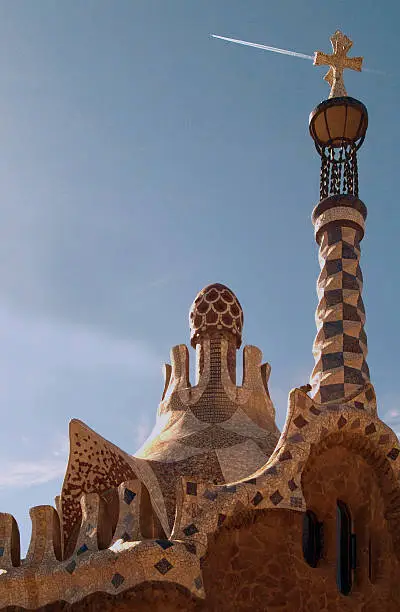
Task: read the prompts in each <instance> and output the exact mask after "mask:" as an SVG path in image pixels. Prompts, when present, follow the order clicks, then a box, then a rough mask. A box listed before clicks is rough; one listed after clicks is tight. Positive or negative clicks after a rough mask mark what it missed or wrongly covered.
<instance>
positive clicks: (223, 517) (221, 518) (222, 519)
mask: <svg viewBox="0 0 400 612" xmlns="http://www.w3.org/2000/svg"><path fill="white" fill-rule="evenodd" d="M225 520H226V514H222V513H220V514H218V527H221V525H222V523H224V522H225Z"/></svg>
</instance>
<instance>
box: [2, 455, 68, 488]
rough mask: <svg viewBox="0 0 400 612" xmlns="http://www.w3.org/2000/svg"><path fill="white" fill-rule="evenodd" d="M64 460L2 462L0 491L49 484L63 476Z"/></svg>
mask: <svg viewBox="0 0 400 612" xmlns="http://www.w3.org/2000/svg"><path fill="white" fill-rule="evenodd" d="M65 468H66V462H65V459H61V458H60V459H53V460H46V459H44V460H39V461H15V462H8V463H7V462H4V461H2V466H1V472H0V489H6V488H21V487H24V488H25V487H31V486H34V485H39V484H44V483H46V482H51V481H52V480H55V479H56V478H60V477H62V476H63V475H64V473H65Z"/></svg>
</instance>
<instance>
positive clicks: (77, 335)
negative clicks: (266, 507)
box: [0, 0, 400, 549]
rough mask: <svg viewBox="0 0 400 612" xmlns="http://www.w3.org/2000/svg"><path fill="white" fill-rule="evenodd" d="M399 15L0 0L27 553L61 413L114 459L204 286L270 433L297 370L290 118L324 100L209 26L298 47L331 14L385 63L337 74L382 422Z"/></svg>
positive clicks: (398, 414) (296, 173) (230, 2)
mask: <svg viewBox="0 0 400 612" xmlns="http://www.w3.org/2000/svg"><path fill="white" fill-rule="evenodd" d="M399 13H400V6H399V5H398V3H394V2H393V3H392V2H391V3H385V11H383V9H382V5H381V4H380V3H377V2H375V1H372V0H354V1H353V2H351V3H348V2H345V1H343V0H342V1H338V2H321V1H320V0H309V1H304V2H298V1H297V0H280V2H271V1H269V0H268V1H267V0H247V1H245V0H203V1H202V2H199V1H198V0H168V2H166V1H165V0H118V2H110V1H108V0H107V1H106V0H86V1H85V2H82V1H81V0H68V2H57V1H56V0H41V1H40V2H29V1H28V0H24V1H22V0H3V1H2V2H1V3H0V75H1V80H0V83H1V85H0V143H1V146H0V338H1V342H0V415H1V447H0V466H1V467H0V510H1V511H5V512H12V513H13V514H14V516H15V517H16V518H17V520H18V522H19V525H20V529H21V534H22V542H23V547H24V549H26V546H27V544H28V541H29V536H30V521H29V517H28V509H29V507H30V506H33V505H38V504H48V503H50V504H51V503H53V499H54V496H55V495H57V494H58V493H59V491H60V488H61V482H62V477H63V473H64V469H65V466H66V461H67V453H68V439H67V434H68V421H69V420H70V419H71V418H72V417H77V418H80V419H82V420H83V421H85V422H86V423H87V424H88V425H89V426H90V427H92V428H94V429H95V430H96V431H98V432H99V433H100V434H101V435H103V436H105V437H107V438H109V439H110V440H112V441H113V442H114V443H116V444H118V445H120V446H121V447H122V448H123V449H124V450H126V451H128V452H132V453H133V452H134V451H135V450H136V449H137V448H138V447H139V445H140V444H141V442H142V441H143V440H144V438H145V437H146V435H147V434H148V432H149V431H150V430H151V428H152V425H153V421H154V417H155V412H156V409H157V404H158V402H159V399H160V394H161V391H162V386H163V382H162V376H161V367H160V366H161V365H162V363H163V362H164V361H168V359H169V350H170V347H171V346H173V345H174V344H179V343H182V342H188V339H189V335H188V322H187V316H188V309H189V307H190V304H191V302H192V300H193V298H194V297H195V295H196V293H197V292H198V291H199V290H200V289H201V288H202V287H203V286H204V285H206V284H208V283H209V282H213V281H218V282H222V283H225V284H227V285H228V286H229V287H231V288H232V290H233V291H235V293H236V294H237V296H238V298H239V300H240V301H241V303H242V306H243V308H244V313H245V328H244V341H245V343H247V344H255V345H257V346H259V347H260V348H261V349H262V350H263V353H264V358H265V360H267V361H269V362H270V363H271V365H272V374H271V379H270V384H271V393H272V397H273V400H274V402H275V405H276V409H277V421H278V425H279V426H280V427H281V426H282V424H283V422H284V418H285V411H286V401H287V395H288V392H289V390H290V389H291V388H292V387H294V386H298V385H302V384H305V383H306V382H307V381H308V376H309V374H310V372H311V370H312V367H313V357H312V352H311V350H312V343H313V339H314V335H315V323H314V312H315V307H316V304H317V297H316V292H315V283H316V278H317V274H318V270H319V268H318V261H317V247H316V244H315V242H314V238H313V228H312V225H311V221H310V215H311V211H312V208H313V206H314V205H315V204H316V203H317V199H318V187H319V160H318V158H317V155H316V152H315V150H314V146H313V143H312V141H311V139H310V137H309V135H308V114H309V113H310V111H311V110H312V109H313V107H314V106H315V105H316V104H317V103H318V102H319V101H320V100H322V99H323V98H325V97H327V95H328V92H329V88H328V86H327V84H326V83H325V82H324V81H323V80H322V77H323V75H324V69H323V68H314V67H313V66H312V62H309V61H305V60H301V59H295V58H290V57H287V56H279V55H276V54H272V53H269V52H266V51H260V50H257V49H251V48H247V47H241V46H238V45H233V44H230V43H225V42H222V41H217V40H213V39H211V38H210V34H211V33H216V34H220V35H223V36H229V37H233V38H241V39H245V40H250V41H254V42H258V43H264V44H267V45H274V46H277V47H283V48H288V49H293V50H296V51H300V52H303V53H311V54H312V53H313V52H314V51H315V50H316V49H321V50H324V51H330V43H329V36H330V35H331V34H332V33H333V32H334V31H335V30H336V29H337V28H341V29H343V31H344V32H345V33H346V34H348V35H349V36H350V37H351V38H352V39H353V40H354V41H355V45H354V47H353V50H352V53H353V54H354V55H364V57H365V62H366V66H369V67H370V68H373V69H376V70H378V71H382V72H383V74H381V73H375V72H366V73H364V74H361V75H359V74H355V73H354V74H347V75H346V79H345V82H346V85H347V89H348V91H349V94H350V95H353V96H354V97H357V98H359V99H361V100H362V101H363V102H364V103H365V104H366V105H367V107H368V110H369V115H370V127H369V130H368V134H367V139H366V142H365V144H364V146H363V148H362V150H361V151H360V154H359V165H360V197H361V198H362V199H363V200H364V201H365V203H366V205H367V206H368V210H369V217H368V225H367V234H366V238H365V239H364V241H363V243H362V247H363V253H362V267H363V272H364V280H365V284H364V298H365V304H366V309H367V328H366V329H367V334H368V339H369V350H370V353H369V365H370V369H371V377H372V380H373V382H374V384H375V387H376V391H377V394H378V400H379V413H380V415H381V417H382V418H384V420H386V421H387V422H389V423H390V424H391V425H392V426H393V427H394V429H395V431H400V407H399V401H398V396H399V393H398V388H397V384H396V383H397V375H398V374H397V367H398V354H397V348H398V344H399V339H400V338H399V322H398V316H397V310H398V307H397V304H398V301H399V297H400V295H399V294H400V290H399V285H398V278H399V272H398V266H399V256H398V246H397V245H398V236H399V233H400V220H399V219H400V216H399V209H398V186H397V181H398V153H397V142H398V141H399V137H400V134H399V131H400V128H399V122H398V106H399V93H400V80H399V70H398V63H397V57H398V35H397V30H396V28H397V24H398V22H399V18H400V14H399ZM348 72H349V71H348ZM191 358H192V361H194V354H193V353H191ZM239 360H240V361H241V357H239ZM192 365H193V363H192Z"/></svg>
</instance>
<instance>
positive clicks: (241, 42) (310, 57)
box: [211, 34, 387, 75]
mask: <svg viewBox="0 0 400 612" xmlns="http://www.w3.org/2000/svg"><path fill="white" fill-rule="evenodd" d="M211 38H218V39H219V40H225V41H227V42H232V43H236V44H237V45H244V46H245V47H255V48H256V49H263V50H264V51H272V52H273V53H281V54H282V55H290V56H291V57H298V58H300V59H305V60H314V57H315V54H314V55H308V54H307V53H299V52H298V51H291V50H290V49H280V48H279V47H271V46H270V45H261V44H259V43H253V42H249V41H247V40H240V39H238V38H228V37H227V36H218V35H217V34H211ZM363 71H364V72H373V73H375V74H383V75H386V74H387V73H385V72H383V71H382V70H375V69H374V68H365V67H363Z"/></svg>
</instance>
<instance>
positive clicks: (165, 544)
mask: <svg viewBox="0 0 400 612" xmlns="http://www.w3.org/2000/svg"><path fill="white" fill-rule="evenodd" d="M156 542H157V544H158V545H159V546H161V548H162V549H163V550H167V549H168V548H171V546H173V545H174V543H173V542H171V541H170V540H156Z"/></svg>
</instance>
